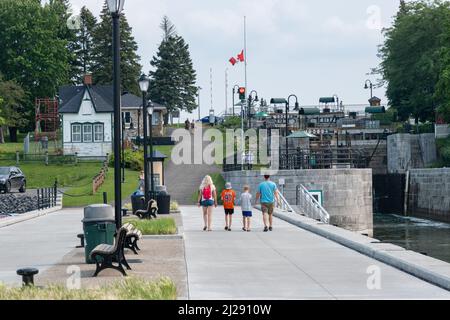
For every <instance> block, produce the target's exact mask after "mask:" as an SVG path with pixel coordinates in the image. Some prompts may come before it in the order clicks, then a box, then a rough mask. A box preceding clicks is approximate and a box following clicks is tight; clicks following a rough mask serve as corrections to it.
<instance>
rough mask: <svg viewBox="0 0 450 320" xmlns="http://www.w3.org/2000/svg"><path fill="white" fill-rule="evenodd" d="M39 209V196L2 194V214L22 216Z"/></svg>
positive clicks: (0, 198) (0, 201)
mask: <svg viewBox="0 0 450 320" xmlns="http://www.w3.org/2000/svg"><path fill="white" fill-rule="evenodd" d="M37 209H38V201H37V196H30V195H15V194H0V214H11V213H18V214H22V213H26V212H29V211H34V210H37Z"/></svg>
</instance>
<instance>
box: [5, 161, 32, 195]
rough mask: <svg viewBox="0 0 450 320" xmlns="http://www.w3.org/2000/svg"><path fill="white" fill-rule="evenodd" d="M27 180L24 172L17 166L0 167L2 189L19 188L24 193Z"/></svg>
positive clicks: (6, 191)
mask: <svg viewBox="0 0 450 320" xmlns="http://www.w3.org/2000/svg"><path fill="white" fill-rule="evenodd" d="M26 187H27V180H26V178H25V175H24V174H23V172H22V171H21V170H20V169H19V168H17V167H0V191H4V192H5V193H9V192H11V189H13V188H14V189H19V192H21V193H24V192H25V191H26Z"/></svg>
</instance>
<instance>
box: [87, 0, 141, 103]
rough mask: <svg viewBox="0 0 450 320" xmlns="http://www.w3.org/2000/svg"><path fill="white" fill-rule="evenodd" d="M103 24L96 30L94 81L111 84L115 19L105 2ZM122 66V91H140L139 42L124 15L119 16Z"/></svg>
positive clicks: (102, 14)
mask: <svg viewBox="0 0 450 320" xmlns="http://www.w3.org/2000/svg"><path fill="white" fill-rule="evenodd" d="M100 19H101V21H100V23H99V24H98V25H97V27H96V28H95V30H94V32H93V48H92V54H93V57H92V58H93V62H94V63H93V66H92V74H93V79H94V83H97V84H111V83H112V81H113V64H112V62H113V57H112V55H113V52H112V20H111V15H110V13H109V11H108V7H107V5H106V2H105V4H104V5H103V10H102V12H101V15H100ZM120 45H121V47H120V58H121V61H120V67H121V83H122V90H123V91H124V92H125V91H128V92H132V93H135V94H140V90H139V84H138V79H139V76H140V74H141V69H142V67H141V65H140V64H139V60H140V57H139V56H138V55H137V49H138V46H137V43H136V41H135V40H134V37H133V35H132V28H131V27H130V25H129V24H128V21H127V19H126V17H125V15H124V14H123V13H122V14H121V16H120Z"/></svg>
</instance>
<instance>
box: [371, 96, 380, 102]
mask: <svg viewBox="0 0 450 320" xmlns="http://www.w3.org/2000/svg"><path fill="white" fill-rule="evenodd" d="M372 101H377V102H381V99H380V98H378V97H377V96H373V97H372V98H370V99H369V102H372Z"/></svg>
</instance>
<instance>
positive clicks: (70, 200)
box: [63, 166, 139, 207]
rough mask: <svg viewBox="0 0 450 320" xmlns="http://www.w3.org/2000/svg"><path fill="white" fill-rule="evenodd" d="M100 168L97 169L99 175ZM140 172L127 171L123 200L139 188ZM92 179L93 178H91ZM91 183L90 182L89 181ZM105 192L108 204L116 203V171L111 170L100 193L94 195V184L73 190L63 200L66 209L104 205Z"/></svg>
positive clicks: (123, 187) (123, 185)
mask: <svg viewBox="0 0 450 320" xmlns="http://www.w3.org/2000/svg"><path fill="white" fill-rule="evenodd" d="M99 170H100V166H99V167H98V168H97V173H98V171H99ZM138 176H139V172H136V171H132V170H128V169H127V170H125V183H123V184H122V199H127V198H128V197H129V196H130V195H131V194H132V193H133V192H134V191H136V189H137V187H138ZM91 179H92V177H91ZM88 182H89V181H88ZM103 192H107V193H108V202H109V203H111V202H113V201H114V169H112V168H110V169H109V171H108V174H107V175H106V181H105V183H104V184H103V186H102V187H101V188H100V189H99V190H98V192H97V193H96V194H94V195H92V184H90V183H89V184H88V185H85V186H81V187H78V188H71V189H69V190H67V191H66V192H65V193H66V194H68V195H71V196H68V195H65V196H64V198H63V205H64V207H83V206H86V205H90V204H96V203H103Z"/></svg>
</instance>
